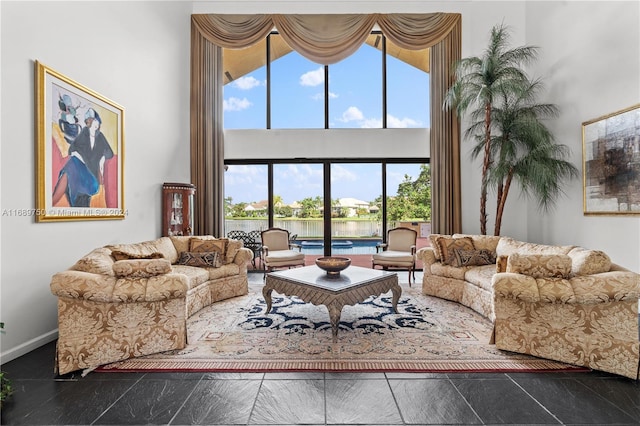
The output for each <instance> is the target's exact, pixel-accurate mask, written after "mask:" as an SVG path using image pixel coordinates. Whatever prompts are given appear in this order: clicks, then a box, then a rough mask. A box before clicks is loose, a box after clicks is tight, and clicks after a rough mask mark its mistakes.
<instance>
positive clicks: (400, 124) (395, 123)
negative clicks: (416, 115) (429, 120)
mask: <svg viewBox="0 0 640 426" xmlns="http://www.w3.org/2000/svg"><path fill="white" fill-rule="evenodd" d="M419 125H420V123H419V122H417V121H416V120H414V119H412V118H407V117H404V118H398V117H394V116H393V115H391V114H387V128H389V129H391V128H394V129H404V128H407V127H417V126H419Z"/></svg>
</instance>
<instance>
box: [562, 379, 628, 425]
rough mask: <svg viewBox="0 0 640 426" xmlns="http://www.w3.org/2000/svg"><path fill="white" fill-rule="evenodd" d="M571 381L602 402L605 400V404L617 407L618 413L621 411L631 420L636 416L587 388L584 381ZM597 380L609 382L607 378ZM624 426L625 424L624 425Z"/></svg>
mask: <svg viewBox="0 0 640 426" xmlns="http://www.w3.org/2000/svg"><path fill="white" fill-rule="evenodd" d="M571 380H573V381H575V382H576V383H578V384H579V385H580V386H582V387H584V388H585V389H587V390H588V391H589V392H591V393H592V394H594V395H595V396H596V397H598V398H600V399H601V400H603V401H604V402H606V403H608V404H610V405H612V406H613V407H615V408H616V409H617V410H618V411H620V412H621V413H624V414H626V415H627V416H629V418H631V419H633V418H634V415H633V414H632V413H629V412H627V410H625V409H624V408H622V407H620V406H619V405H618V404H616V403H615V402H613V401H612V400H610V399H609V398H605V397H604V396H602V395H601V394H599V393H596V392H594V391H593V390H592V389H591V388H590V387H589V386H587V384H586V383H584V382H583V381H582V380H579V379H577V378H571ZM597 380H608V379H607V378H601V379H597ZM623 424H624V423H623Z"/></svg>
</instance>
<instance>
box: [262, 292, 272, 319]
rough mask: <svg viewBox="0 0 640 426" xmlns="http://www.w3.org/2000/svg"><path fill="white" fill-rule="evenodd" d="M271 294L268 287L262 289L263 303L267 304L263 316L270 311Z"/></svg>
mask: <svg viewBox="0 0 640 426" xmlns="http://www.w3.org/2000/svg"><path fill="white" fill-rule="evenodd" d="M271 292H273V288H271V287H270V286H266V285H265V286H264V287H262V296H263V297H264V301H265V302H267V310H266V312H265V314H268V313H269V312H270V311H271Z"/></svg>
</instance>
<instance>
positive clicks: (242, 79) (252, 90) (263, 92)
mask: <svg viewBox="0 0 640 426" xmlns="http://www.w3.org/2000/svg"><path fill="white" fill-rule="evenodd" d="M266 45H267V42H266V40H264V41H262V42H260V43H257V44H256V45H254V46H251V47H248V48H246V49H241V50H231V49H224V50H223V57H222V60H223V63H224V64H225V67H224V68H225V70H224V76H223V77H224V83H225V85H224V127H225V128H227V129H264V128H265V127H266V125H267V55H266V50H265V49H266Z"/></svg>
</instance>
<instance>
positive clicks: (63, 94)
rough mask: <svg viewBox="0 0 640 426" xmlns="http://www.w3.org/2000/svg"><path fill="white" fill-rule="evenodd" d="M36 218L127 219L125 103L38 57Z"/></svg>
mask: <svg viewBox="0 0 640 426" xmlns="http://www.w3.org/2000/svg"><path fill="white" fill-rule="evenodd" d="M35 76H36V78H35V80H36V87H35V92H36V100H35V101H36V111H35V117H36V208H35V209H34V211H33V216H35V220H36V221H37V222H53V221H71V220H104V219H124V217H125V216H126V210H125V208H124V179H123V177H124V108H123V107H122V106H120V105H118V104H116V103H115V102H113V101H111V100H109V99H107V98H105V97H104V96H102V95H100V94H98V93H96V92H94V91H93V90H91V89H89V88H87V87H85V86H83V85H81V84H79V83H77V82H75V81H73V80H71V79H70V78H69V77H66V76H64V75H62V74H60V73H59V72H56V71H54V70H53V69H51V68H49V67H47V66H45V65H43V64H42V63H40V62H39V61H36V62H35Z"/></svg>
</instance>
